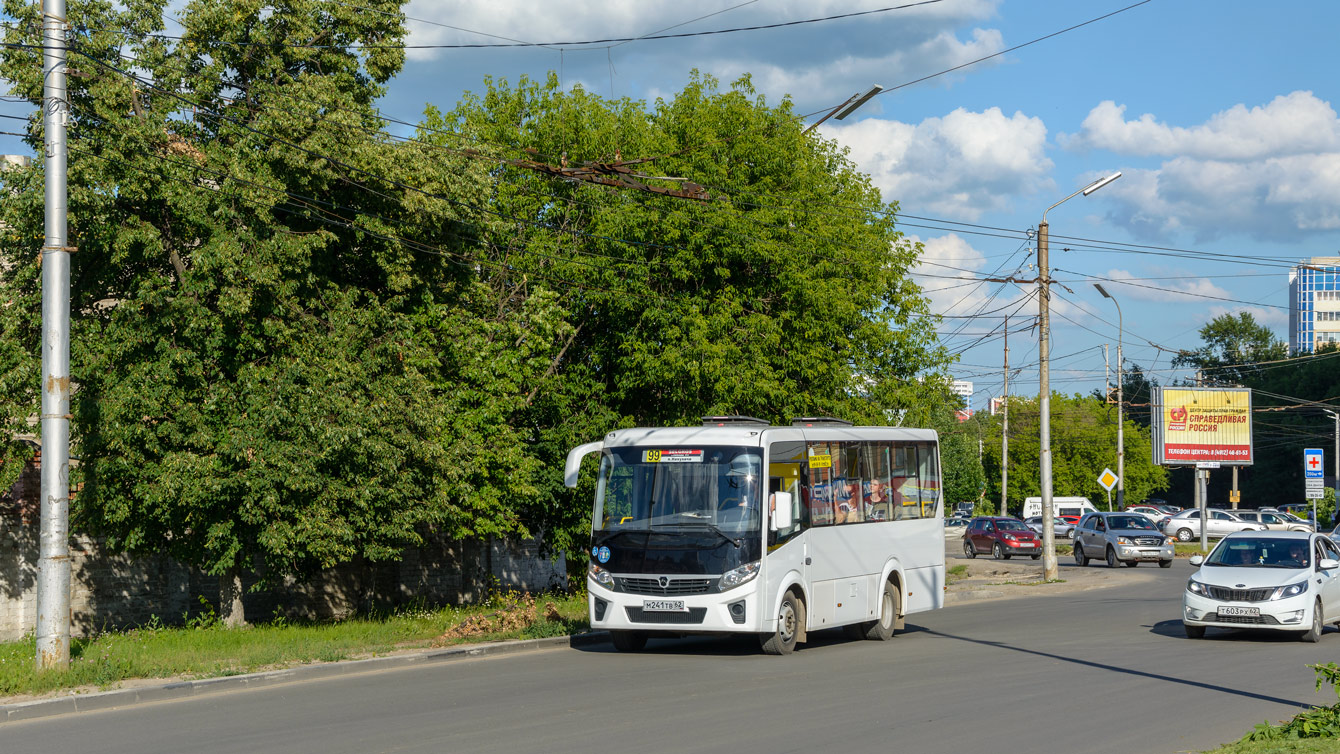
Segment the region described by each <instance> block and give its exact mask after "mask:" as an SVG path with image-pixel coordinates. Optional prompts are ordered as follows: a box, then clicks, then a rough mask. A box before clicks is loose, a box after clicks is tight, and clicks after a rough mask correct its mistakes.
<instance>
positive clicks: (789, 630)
mask: <svg viewBox="0 0 1340 754" xmlns="http://www.w3.org/2000/svg"><path fill="white" fill-rule="evenodd" d="M804 620H805V608H804V607H803V606H802V605H801V602H800V600H799V599H797V598H796V593H795V592H787V593H786V596H785V597H782V605H781V607H779V608H778V609H777V628H776V629H774V630H773V632H772V633H770V634H763V636H762V637H760V638H761V643H762V646H763V652H764V654H770V655H788V654H791V650H793V649H795V648H796V638H797V637H799V636H800V627H801V625H802V622H803V621H804Z"/></svg>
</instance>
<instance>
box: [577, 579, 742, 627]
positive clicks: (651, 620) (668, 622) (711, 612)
mask: <svg viewBox="0 0 1340 754" xmlns="http://www.w3.org/2000/svg"><path fill="white" fill-rule="evenodd" d="M586 590H587V598H586V607H587V614H588V615H589V616H590V619H591V628H593V629H604V630H614V631H664V632H668V633H758V632H760V631H762V627H761V624H762V622H763V615H764V612H765V611H764V610H763V607H762V602H761V599H760V597H759V593H758V583H757V582H753V583H749V584H745V585H743V586H740V587H737V588H735V589H731V590H730V591H728V592H714V593H711V594H688V595H667V596H660V595H650V594H628V593H625V592H616V591H613V590H611V589H609V588H608V587H605V586H604V585H602V584H598V583H596V582H595V580H594V579H592V578H590V577H588V578H587V579H586Z"/></svg>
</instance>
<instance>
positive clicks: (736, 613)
mask: <svg viewBox="0 0 1340 754" xmlns="http://www.w3.org/2000/svg"><path fill="white" fill-rule="evenodd" d="M728 609H729V610H730V619H731V620H733V621H735V622H736V623H744V619H745V609H744V600H740V601H739V602H732V603H730V606H729V608H728Z"/></svg>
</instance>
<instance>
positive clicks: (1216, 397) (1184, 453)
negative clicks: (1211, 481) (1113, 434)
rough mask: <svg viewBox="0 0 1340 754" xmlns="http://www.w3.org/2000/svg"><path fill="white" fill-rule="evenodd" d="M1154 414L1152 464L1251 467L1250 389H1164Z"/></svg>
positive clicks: (1156, 402)
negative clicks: (1211, 464)
mask: <svg viewBox="0 0 1340 754" xmlns="http://www.w3.org/2000/svg"><path fill="white" fill-rule="evenodd" d="M1153 408H1154V410H1153V417H1152V418H1153V426H1152V429H1153V442H1154V463H1157V464H1162V465H1166V466H1182V465H1193V464H1197V463H1209V462H1214V463H1219V464H1222V465H1225V466H1250V465H1251V463H1252V391H1251V390H1250V389H1248V388H1222V387H1164V388H1159V391H1158V396H1157V399H1156V401H1155V404H1154V407H1153Z"/></svg>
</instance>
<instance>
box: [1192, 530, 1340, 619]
mask: <svg viewBox="0 0 1340 754" xmlns="http://www.w3.org/2000/svg"><path fill="white" fill-rule="evenodd" d="M1191 565H1194V566H1200V570H1198V571H1196V573H1195V574H1194V575H1192V577H1191V578H1190V579H1189V580H1188V581H1187V582H1186V591H1184V592H1183V593H1182V626H1183V627H1184V628H1185V629H1186V635H1187V636H1188V637H1190V638H1192V639H1199V638H1201V637H1203V636H1204V635H1205V629H1206V628H1209V627H1216V628H1259V629H1268V630H1276V631H1291V632H1295V633H1297V634H1298V635H1299V637H1300V638H1302V639H1303V640H1305V641H1318V640H1319V639H1320V638H1321V634H1322V631H1323V630H1324V627H1325V625H1326V624H1327V623H1336V622H1340V546H1337V545H1336V544H1335V543H1334V542H1332V541H1331V540H1330V539H1328V538H1327V537H1325V536H1323V535H1318V534H1312V533H1309V532H1299V531H1242V532H1235V533H1233V534H1229V535H1228V536H1227V537H1224V538H1223V540H1221V541H1220V542H1219V544H1218V546H1216V547H1215V548H1214V550H1212V551H1211V552H1210V555H1209V557H1208V558H1202V557H1201V556H1200V555H1195V556H1193V557H1192V558H1191Z"/></svg>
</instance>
